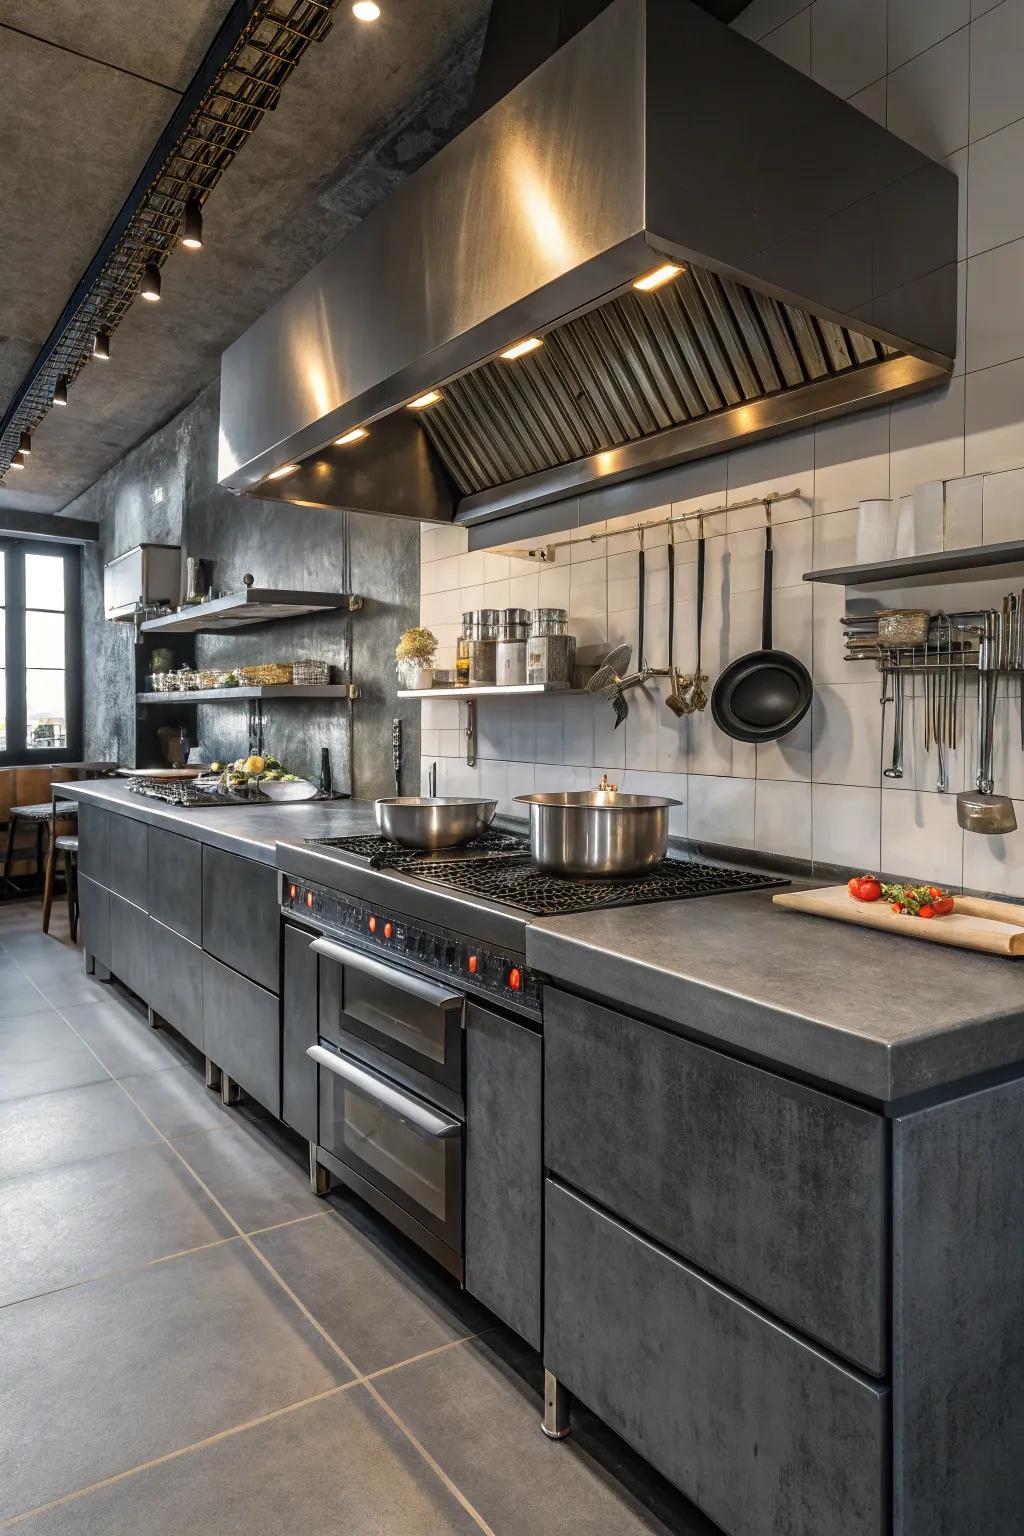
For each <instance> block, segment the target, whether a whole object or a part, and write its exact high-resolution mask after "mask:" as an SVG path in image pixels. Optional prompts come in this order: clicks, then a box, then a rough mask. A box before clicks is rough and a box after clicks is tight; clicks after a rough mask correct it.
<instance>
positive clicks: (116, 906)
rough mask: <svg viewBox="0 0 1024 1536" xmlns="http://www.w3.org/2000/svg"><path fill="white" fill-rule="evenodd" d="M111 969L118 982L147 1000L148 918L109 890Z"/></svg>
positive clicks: (144, 1000)
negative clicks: (121, 982)
mask: <svg viewBox="0 0 1024 1536" xmlns="http://www.w3.org/2000/svg"><path fill="white" fill-rule="evenodd" d="M110 969H111V970H112V971H113V973H114V975H115V976H116V977H117V979H118V981H123V982H124V984H125V986H126V987H130V988H131V990H132V991H133V992H134V993H135V994H136V995H137V996H138V997H141V998H142V1001H143V1002H144V1003H148V1002H149V918H148V917H147V916H146V914H145V912H143V911H142V909H141V908H140V907H135V906H133V905H132V903H131V902H130V901H124V900H123V899H122V898H121V897H120V896H115V895H114V893H113V892H111V893H110Z"/></svg>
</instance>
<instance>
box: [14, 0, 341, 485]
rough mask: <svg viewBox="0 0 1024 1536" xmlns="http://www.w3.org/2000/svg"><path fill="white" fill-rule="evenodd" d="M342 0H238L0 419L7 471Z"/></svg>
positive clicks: (173, 242)
mask: <svg viewBox="0 0 1024 1536" xmlns="http://www.w3.org/2000/svg"><path fill="white" fill-rule="evenodd" d="M338 4H339V0H235V4H234V5H233V6H232V7H231V10H230V12H229V13H228V15H227V17H226V18H225V20H224V23H223V25H222V26H221V28H220V30H219V31H218V33H217V36H216V37H215V39H214V41H213V43H212V44H211V46H210V49H209V51H208V52H207V54H206V57H205V58H204V59H203V62H202V64H201V65H200V66H199V69H198V70H197V71H196V74H195V75H194V77H193V79H192V81H191V82H190V84H189V85H188V87H187V89H186V90H185V92H184V94H183V96H182V98H181V101H180V102H179V104H178V106H177V108H176V109H175V111H174V114H173V116H172V117H171V119H170V121H169V122H168V124H167V126H166V127H165V128H164V130H163V132H162V133H161V135H160V138H159V140H158V141H157V143H156V145H155V147H154V149H153V151H152V153H151V154H150V156H149V159H148V160H147V161H146V164H145V166H144V168H143V170H142V173H141V175H140V176H139V178H138V180H137V181H136V183H135V185H134V187H133V188H132V190H131V192H130V193H129V195H128V198H127V199H126V201H125V203H124V205H123V207H122V208H121V210H120V212H119V213H118V215H117V217H116V218H115V220H114V222H113V224H112V225H111V226H110V229H109V230H108V231H107V234H106V236H105V237H104V239H103V242H102V244H101V245H100V248H99V250H98V251H97V252H96V254H95V256H94V257H93V259H92V261H91V262H90V263H89V266H88V268H87V269H86V271H85V272H84V273H83V275H82V277H81V279H80V281H79V282H78V284H77V286H76V288H75V290H74V292H73V293H72V295H71V297H70V299H69V300H68V302H67V304H66V305H65V307H64V310H63V311H62V313H61V315H60V318H59V319H58V321H57V323H56V325H55V326H54V328H53V330H52V331H51V332H50V335H49V336H48V337H47V339H46V341H45V343H44V344H43V346H42V348H41V350H40V352H39V354H38V356H37V357H36V359H35V361H34V362H33V364H32V366H31V368H30V369H29V371H28V373H27V374H26V376H25V378H24V380H23V381H22V383H21V385H20V387H19V388H18V390H17V392H16V394H15V396H14V398H13V400H12V401H11V403H10V405H9V406H8V408H7V411H6V413H5V414H4V417H3V420H2V421H0V479H2V478H3V476H4V475H5V474H6V473H7V471H8V470H9V468H10V465H11V461H12V459H13V458H14V455H15V453H16V452H17V451H18V444H19V441H20V438H21V434H22V433H23V432H26V431H27V432H33V431H34V430H35V428H36V427H37V426H38V424H39V422H40V421H41V420H42V418H43V417H44V416H45V415H46V413H47V412H48V411H49V410H50V407H51V405H52V404H53V393H54V389H55V388H56V386H57V382H58V380H59V379H60V378H62V377H63V378H65V379H66V380H67V382H68V385H69V386H70V385H71V384H73V383H74V381H75V379H76V377H77V376H78V374H79V373H80V371H81V369H82V368H83V367H84V365H85V363H86V362H87V361H88V360H89V357H90V356H91V354H92V346H93V337H94V336H95V335H96V333H97V332H100V331H102V332H105V333H106V334H107V335H108V336H109V335H111V334H112V333H113V332H114V331H116V329H117V327H118V325H119V324H120V322H121V319H122V318H123V316H124V314H125V312H126V311H127V310H128V309H129V308H130V306H131V305H132V303H133V302H134V300H135V297H136V295H137V293H138V291H139V286H140V284H141V282H142V276H143V269H144V267H145V266H146V263H147V262H155V263H156V265H157V266H158V267H161V266H163V264H164V262H165V261H166V260H167V258H168V256H169V255H170V254H171V252H172V251H173V249H174V247H175V245H176V244H177V242H178V240H179V239H180V237H181V232H182V216H183V214H184V211H185V207H186V204H187V203H188V202H189V201H190V200H191V199H196V200H197V201H198V202H199V203H200V205H202V204H203V203H205V201H206V199H207V198H208V197H209V195H210V193H211V192H212V191H213V188H214V187H215V186H216V185H217V182H218V181H219V180H220V178H221V176H222V175H223V174H224V172H225V171H226V170H227V168H228V166H229V165H230V164H231V163H232V161H233V160H234V158H235V156H236V155H237V154H238V152H239V150H240V149H241V148H242V147H243V146H244V145H245V144H246V143H247V142H248V140H249V137H250V135H251V134H252V133H253V132H254V131H255V129H256V128H257V127H258V126H259V124H260V122H261V121H262V120H263V116H264V114H265V113H266V112H272V111H273V110H274V108H275V107H276V106H277V103H278V101H279V100H280V97H281V92H282V90H283V88H284V85H285V82H286V81H287V80H288V78H289V76H290V75H291V73H292V71H293V70H294V68H295V66H296V65H297V64H298V62H299V60H300V59H301V58H302V56H303V54H304V53H305V51H306V49H307V48H308V47H309V45H310V43H314V42H320V41H321V39H323V38H324V37H326V35H327V33H328V32H329V31H330V28H331V25H332V22H333V16H334V11H335V10H336V8H337V6H338Z"/></svg>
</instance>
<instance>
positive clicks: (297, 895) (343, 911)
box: [281, 875, 540, 1019]
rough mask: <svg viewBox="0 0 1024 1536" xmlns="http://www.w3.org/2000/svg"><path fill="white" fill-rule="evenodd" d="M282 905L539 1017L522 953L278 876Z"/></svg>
mask: <svg viewBox="0 0 1024 1536" xmlns="http://www.w3.org/2000/svg"><path fill="white" fill-rule="evenodd" d="M281 905H282V908H283V910H284V911H285V913H293V914H294V915H295V916H296V917H301V918H303V919H304V920H305V921H306V922H307V923H311V924H312V925H313V926H315V927H318V928H324V929H325V930H327V931H328V932H329V933H335V934H337V935H338V936H339V937H346V938H349V939H350V940H351V941H352V942H353V943H356V944H358V947H359V948H360V949H370V950H373V951H378V952H380V953H381V954H382V955H385V954H393V955H394V957H395V959H396V960H404V961H406V962H412V963H413V964H414V965H415V966H416V968H417V969H418V970H425V971H428V972H430V973H431V974H433V975H435V976H443V977H444V978H445V980H447V981H449V982H452V983H455V984H457V985H458V986H459V987H460V988H461V989H462V990H463V991H466V992H479V993H483V994H484V995H485V996H487V997H492V998H494V999H496V1000H497V1001H498V1002H501V1003H503V1004H504V1005H505V1006H506V1007H508V1008H514V1009H516V1010H517V1011H522V1012H525V1013H529V1014H532V1015H533V1016H534V1017H535V1018H538V1019H539V1018H540V981H539V979H538V978H537V977H536V976H535V975H534V974H533V972H532V971H529V970H527V968H526V966H525V965H523V962H522V959H521V957H519V956H517V955H508V954H503V953H501V952H500V951H499V950H496V949H492V948H490V947H489V946H488V945H486V944H479V943H477V942H476V941H475V940H473V939H464V938H460V937H458V936H457V935H453V934H452V933H450V932H445V930H444V929H441V928H433V927H431V926H430V924H429V923H420V922H411V921H410V920H409V919H408V918H407V917H404V916H402V915H401V914H399V913H395V912H389V911H388V910H387V909H386V908H383V907H372V906H369V905H368V904H367V903H366V902H362V901H354V900H353V899H352V898H351V897H350V896H342V895H340V894H339V893H338V892H337V891H332V890H326V889H325V888H324V887H322V886H318V885H307V884H305V883H304V882H302V881H296V880H292V879H291V878H290V877H289V876H288V875H284V876H283V877H282V882H281Z"/></svg>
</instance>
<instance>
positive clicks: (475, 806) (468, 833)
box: [374, 795, 498, 848]
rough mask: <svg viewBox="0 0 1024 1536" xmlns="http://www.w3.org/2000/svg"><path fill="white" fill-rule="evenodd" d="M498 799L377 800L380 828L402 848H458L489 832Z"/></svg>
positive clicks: (424, 797) (413, 797) (419, 797)
mask: <svg viewBox="0 0 1024 1536" xmlns="http://www.w3.org/2000/svg"><path fill="white" fill-rule="evenodd" d="M497 808H498V802H497V800H462V799H456V798H455V797H447V796H429V795H392V796H389V797H388V798H386V799H382V800H375V801H374V810H375V811H376V813H377V826H378V827H379V828H380V830H381V832H382V833H383V835H384V836H385V837H390V839H391V841H392V842H394V843H400V844H401V845H402V847H403V848H457V847H458V846H459V844H460V843H468V842H469V841H470V839H471V838H474V837H479V835H480V833H481V832H486V830H487V828H488V827H489V826H490V824H491V822H492V821H493V820H494V813H495V811H496V810H497Z"/></svg>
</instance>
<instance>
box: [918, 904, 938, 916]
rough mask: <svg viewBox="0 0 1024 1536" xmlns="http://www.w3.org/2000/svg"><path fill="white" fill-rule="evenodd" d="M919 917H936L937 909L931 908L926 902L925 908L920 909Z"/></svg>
mask: <svg viewBox="0 0 1024 1536" xmlns="http://www.w3.org/2000/svg"><path fill="white" fill-rule="evenodd" d="M917 915H918V917H934V916H935V908H934V907H932V906H929V905H928V903H927V902H926V903H925V905H924V906H923V907H918V909H917Z"/></svg>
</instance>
